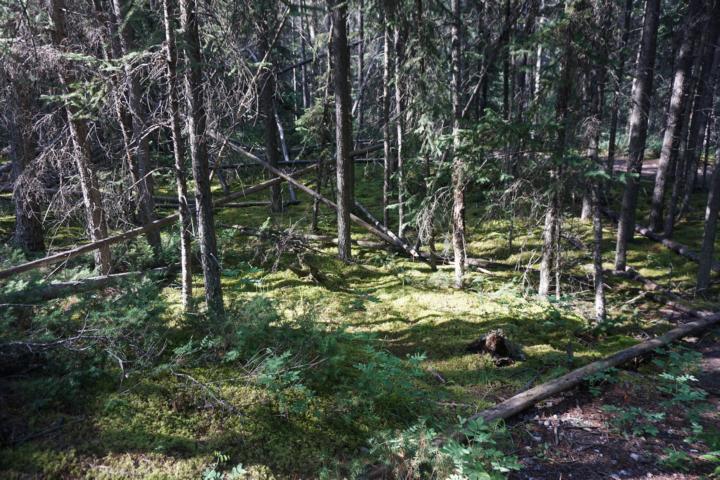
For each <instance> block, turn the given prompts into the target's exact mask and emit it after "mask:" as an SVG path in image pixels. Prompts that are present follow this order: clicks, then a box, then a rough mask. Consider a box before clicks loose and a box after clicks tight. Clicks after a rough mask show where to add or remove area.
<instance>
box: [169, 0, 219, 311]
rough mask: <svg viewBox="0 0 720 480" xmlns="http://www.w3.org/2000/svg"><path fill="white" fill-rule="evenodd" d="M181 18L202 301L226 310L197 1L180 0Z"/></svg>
mask: <svg viewBox="0 0 720 480" xmlns="http://www.w3.org/2000/svg"><path fill="white" fill-rule="evenodd" d="M180 19H181V26H182V32H183V46H184V49H185V61H186V63H187V69H186V74H185V88H186V92H187V93H186V95H187V104H188V105H187V110H188V111H187V123H188V132H189V133H188V137H189V140H190V158H191V159H192V172H193V178H194V179H195V206H196V209H197V225H198V228H197V229H198V242H199V243H200V260H201V264H202V269H203V277H204V279H205V301H206V302H207V307H208V310H209V311H210V312H211V313H212V314H214V315H222V314H224V312H225V307H224V306H223V297H222V288H221V285H220V259H219V258H218V251H217V239H216V237H215V223H214V218H213V205H212V196H211V194H210V168H209V165H208V152H207V132H206V128H205V127H206V117H205V104H204V98H203V87H202V81H203V79H202V56H201V53H200V37H199V34H198V19H197V4H196V2H195V0H180Z"/></svg>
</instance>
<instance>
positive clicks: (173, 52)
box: [163, 0, 192, 312]
mask: <svg viewBox="0 0 720 480" xmlns="http://www.w3.org/2000/svg"><path fill="white" fill-rule="evenodd" d="M176 16H177V8H176V6H175V4H174V1H173V0H163V21H164V26H165V61H166V63H167V80H168V92H167V95H168V103H169V107H170V127H171V131H172V143H173V159H174V161H175V163H174V170H175V189H176V192H177V202H178V207H177V212H178V213H177V215H178V220H179V221H178V227H179V228H180V280H181V285H182V287H181V294H180V299H181V304H182V308H183V311H185V312H187V311H190V310H192V246H191V241H192V217H191V215H190V206H189V205H188V193H187V181H186V175H185V143H184V141H183V138H182V125H181V123H180V100H179V98H178V91H179V84H178V79H177V45H176V42H175V28H176V22H175V18H176Z"/></svg>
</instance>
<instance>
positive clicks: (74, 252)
mask: <svg viewBox="0 0 720 480" xmlns="http://www.w3.org/2000/svg"><path fill="white" fill-rule="evenodd" d="M314 168H315V165H311V166H309V167H306V168H303V169H301V170H298V171H297V172H295V173H293V175H294V176H300V175H303V174H305V173H307V172H310V171H311V170H313V169H314ZM287 178H291V179H292V178H293V177H292V176H290V175H286V174H284V173H283V177H276V178H272V179H270V180H267V181H265V182H262V183H259V184H257V185H254V186H252V187H248V188H245V189H243V190H241V191H239V192H235V193H231V194H230V195H226V196H224V197H222V198H219V199H217V200H215V201H214V204H213V208H221V207H224V206H225V205H226V204H228V203H230V202H232V201H233V200H237V199H238V198H242V197H245V196H247V195H250V194H251V193H256V192H259V191H261V190H264V189H266V188H269V187H271V186H272V185H275V184H277V183H280V182H282V181H283V179H287ZM178 217H179V216H178V214H177V213H174V214H172V215H168V216H167V217H164V218H161V219H158V220H154V221H153V222H151V223H149V224H147V225H144V226H142V227H138V228H135V229H133V230H129V231H127V232H123V233H120V234H118V235H113V236H111V237H107V238H103V239H102V240H98V241H97V242H92V243H87V244H85V245H81V246H79V247H75V248H71V249H69V250H65V251H63V252H58V253H56V254H54V255H49V256H47V257H43V258H39V259H37V260H33V261H30V262H26V263H23V264H20V265H16V266H14V267H11V268H8V269H6V270H2V271H0V279H3V278H9V277H11V276H13V275H16V274H18V273H22V272H27V271H30V270H35V269H37V268H40V267H45V266H48V265H53V264H56V263H60V262H64V261H67V260H70V259H72V258H75V257H79V256H80V255H83V254H85V253H88V252H92V251H94V250H97V249H98V248H101V247H104V246H107V245H113V244H115V243H119V242H122V241H125V240H129V239H131V238H135V237H138V236H140V235H143V234H144V233H147V232H150V231H152V230H156V229H159V228H163V227H166V226H168V225H172V224H173V223H175V222H177V220H178Z"/></svg>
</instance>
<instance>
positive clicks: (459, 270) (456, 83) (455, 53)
mask: <svg viewBox="0 0 720 480" xmlns="http://www.w3.org/2000/svg"><path fill="white" fill-rule="evenodd" d="M451 9H452V16H453V18H452V29H451V34H450V35H451V40H450V41H451V56H452V59H451V62H452V80H451V85H450V89H451V94H452V106H453V163H452V189H453V210H452V226H453V228H452V244H453V254H454V257H455V288H462V286H463V277H464V275H465V257H466V252H465V160H464V158H463V156H462V154H461V152H460V148H461V139H460V120H461V116H462V104H461V102H462V91H461V89H462V43H461V41H462V40H461V30H460V29H461V25H462V23H461V19H460V0H452V2H451Z"/></svg>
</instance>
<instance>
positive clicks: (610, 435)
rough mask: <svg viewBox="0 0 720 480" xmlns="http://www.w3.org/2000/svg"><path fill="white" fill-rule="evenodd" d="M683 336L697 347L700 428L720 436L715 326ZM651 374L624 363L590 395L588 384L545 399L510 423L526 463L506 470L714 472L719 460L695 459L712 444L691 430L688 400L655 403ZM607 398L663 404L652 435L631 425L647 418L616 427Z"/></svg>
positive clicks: (645, 408) (643, 407)
mask: <svg viewBox="0 0 720 480" xmlns="http://www.w3.org/2000/svg"><path fill="white" fill-rule="evenodd" d="M685 343H686V345H687V346H688V347H691V348H692V349H693V350H695V351H699V352H701V353H702V355H703V356H702V360H701V363H700V371H699V372H698V374H697V378H698V382H696V383H694V384H693V386H695V387H699V388H702V389H703V390H705V391H706V392H707V393H708V397H707V403H708V407H709V409H708V411H707V412H705V413H702V414H701V419H702V420H701V423H702V425H703V428H704V431H705V432H712V431H714V432H716V435H715V437H716V439H717V440H718V441H720V433H718V432H720V329H717V330H715V331H714V332H710V333H707V334H705V335H704V336H703V337H702V338H700V339H692V338H691V339H687V340H686V342H685ZM645 370H646V369H645V368H640V371H645ZM655 373H656V374H657V372H655ZM656 374H655V375H650V374H647V373H646V374H643V373H639V372H638V371H636V370H622V371H621V372H620V373H619V375H616V377H617V378H619V379H620V381H619V382H618V383H615V384H606V385H603V386H602V387H601V393H600V394H599V395H598V396H593V395H592V394H591V392H590V391H589V390H588V388H587V387H583V388H580V389H575V390H573V391H570V392H566V393H565V394H564V395H562V396H558V397H555V398H551V399H548V400H547V401H545V402H543V403H542V404H540V405H538V406H536V407H535V408H534V409H533V410H531V411H529V412H528V413H526V414H525V415H523V416H522V417H521V418H520V419H517V420H516V421H515V422H514V423H513V424H511V431H512V435H513V439H514V441H515V444H516V445H517V447H518V450H517V452H516V454H517V455H518V456H519V457H520V460H521V463H522V464H523V466H524V468H523V470H522V471H520V472H518V473H517V474H515V475H514V476H511V477H510V478H513V479H518V480H519V479H524V480H530V479H535V480H541V479H542V480H545V479H547V480H550V479H552V480H559V479H571V478H577V479H582V480H595V479H597V480H600V479H603V480H605V479H640V478H643V479H644V478H654V479H685V480H690V479H692V480H695V479H701V478H702V479H704V478H712V477H708V475H709V474H710V473H711V472H712V471H713V470H714V468H715V467H716V466H718V465H711V464H710V463H709V462H704V461H702V460H700V459H699V457H700V456H701V455H702V454H704V453H707V452H708V451H709V450H710V447H709V446H708V445H707V444H706V443H704V442H703V441H700V440H697V439H692V438H691V435H692V431H691V424H690V422H689V420H688V419H687V417H686V413H687V411H686V405H682V404H681V406H673V407H667V408H663V407H661V406H660V404H661V403H662V402H663V401H664V400H667V398H669V397H667V396H664V395H661V394H660V392H658V390H657V388H656V387H657V383H658V378H657V376H656ZM607 405H611V406H614V407H618V408H621V409H623V410H624V411H633V409H634V408H637V409H640V411H642V412H648V413H650V412H658V411H664V412H665V418H664V419H662V420H660V421H657V422H655V423H654V425H655V427H656V428H657V433H656V434H655V435H652V434H648V433H647V432H641V433H639V434H635V435H633V434H632V433H630V431H631V430H632V429H633V428H636V427H637V426H638V425H652V424H653V422H644V421H638V422H637V423H628V424H626V425H625V426H624V427H622V431H621V427H618V424H617V423H616V422H615V423H614V422H613V419H614V418H615V419H617V418H618V416H619V414H617V413H608V412H607V411H606V410H605V407H606V406H607ZM637 409H636V410H634V411H638V410H637ZM715 448H720V447H718V446H717V445H716V446H715ZM669 454H670V455H673V456H674V457H675V461H674V462H668V461H667V459H668V455H669ZM663 459H665V461H663Z"/></svg>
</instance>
